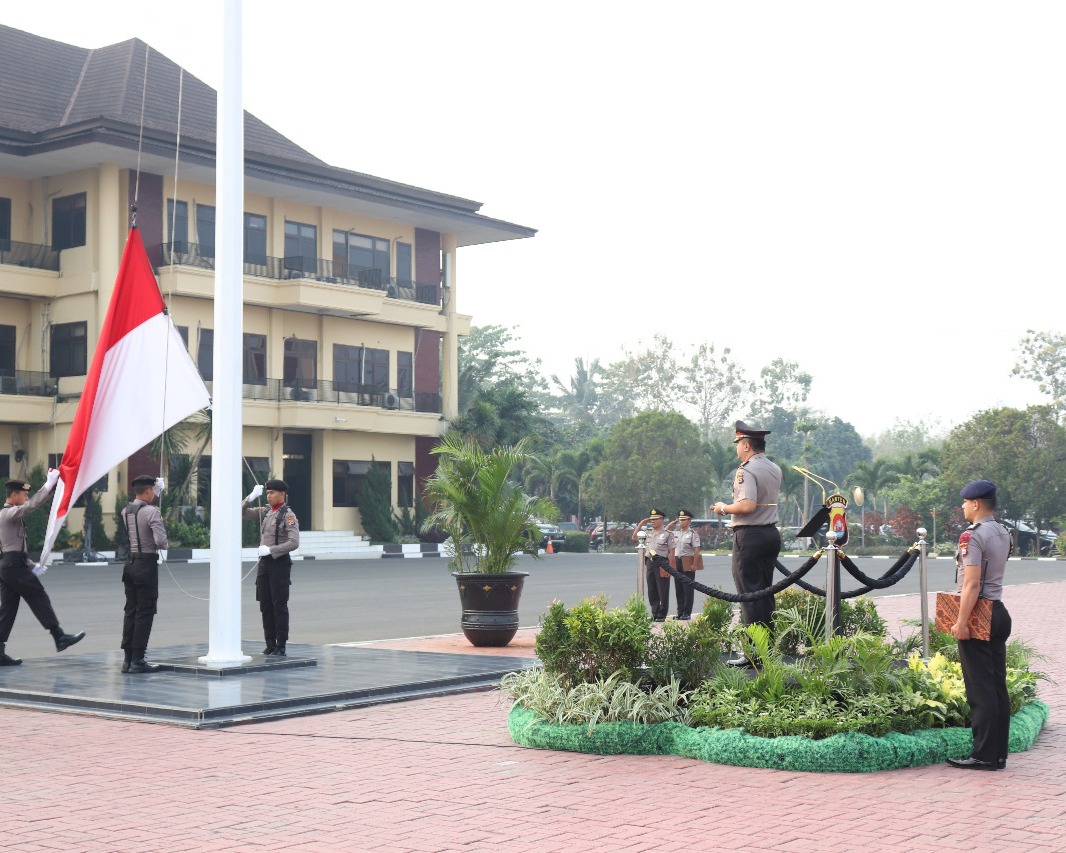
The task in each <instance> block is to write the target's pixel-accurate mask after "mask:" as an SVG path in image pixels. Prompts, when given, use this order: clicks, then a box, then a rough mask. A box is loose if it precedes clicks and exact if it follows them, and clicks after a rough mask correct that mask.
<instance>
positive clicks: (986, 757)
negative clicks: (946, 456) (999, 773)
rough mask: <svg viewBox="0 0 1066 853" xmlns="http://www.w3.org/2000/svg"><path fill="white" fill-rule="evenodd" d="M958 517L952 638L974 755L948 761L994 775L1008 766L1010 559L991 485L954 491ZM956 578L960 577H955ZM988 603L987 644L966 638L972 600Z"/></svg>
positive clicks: (974, 484)
mask: <svg viewBox="0 0 1066 853" xmlns="http://www.w3.org/2000/svg"><path fill="white" fill-rule="evenodd" d="M959 497H961V498H962V514H963V516H964V517H965V518H966V520H967V521H968V522H970V526H969V527H967V528H966V529H965V530H964V531H963V532H962V535H961V536H960V537H959V547H958V548H957V549H956V551H955V579H956V581H958V592H959V597H960V600H959V618H958V620H957V621H956V622H955V624H954V625H952V626H951V636H953V637H954V638H955V639H956V640H958V641H959V663H960V664H962V678H963V681H964V682H965V683H966V701H967V702H969V703H970V728H971V729H972V730H973V751H972V752H971V753H970V755H969V757H968V758H949V759H948V763H949V764H951V765H952V766H954V767H959V768H961V769H964V770H997V769H1002V768H1004V767H1006V766H1007V742H1008V740H1009V738H1010V694H1008V692H1007V638H1008V637H1009V636H1010V631H1011V618H1010V613H1008V612H1007V608H1006V607H1005V606H1004V604H1003V601H1002V598H1003V577H1004V574H1005V573H1006V569H1007V558H1008V557H1009V556H1010V544H1011V543H1010V534H1009V533H1007V531H1006V530H1005V529H1004V527H1003V526H1002V525H1001V524H999V523H997V522H996V518H995V515H994V513H995V509H996V484H995V483H993V482H992V481H990V480H974V481H973V482H972V483H967V484H966V486H964V487H963V489H962V491H961V492H959ZM960 576H961V577H960ZM980 598H986V599H988V600H990V601H991V602H992V631H991V635H990V636H989V638H988V639H987V640H977V639H974V638H973V637H971V636H970V628H969V625H968V624H967V623H968V621H969V618H970V613H971V612H972V611H973V608H974V606H975V605H976V604H977V600H978V599H980Z"/></svg>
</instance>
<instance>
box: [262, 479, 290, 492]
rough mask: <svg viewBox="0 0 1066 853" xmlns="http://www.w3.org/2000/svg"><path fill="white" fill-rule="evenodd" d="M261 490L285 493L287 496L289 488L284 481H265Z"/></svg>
mask: <svg viewBox="0 0 1066 853" xmlns="http://www.w3.org/2000/svg"><path fill="white" fill-rule="evenodd" d="M263 488H265V489H268V490H270V491H272V492H285V493H286V494H288V491H289V486H288V484H287V483H286V482H285V481H284V480H267V481H266V482H265V483H263Z"/></svg>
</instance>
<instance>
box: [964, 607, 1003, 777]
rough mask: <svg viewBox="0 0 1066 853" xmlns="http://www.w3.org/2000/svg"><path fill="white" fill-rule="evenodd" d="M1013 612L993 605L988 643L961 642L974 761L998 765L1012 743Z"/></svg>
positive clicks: (985, 641)
mask: <svg viewBox="0 0 1066 853" xmlns="http://www.w3.org/2000/svg"><path fill="white" fill-rule="evenodd" d="M1010 630H1011V618H1010V613H1008V612H1007V608H1006V607H1005V606H1004V604H1003V602H1002V601H993V602H992V631H991V636H990V637H989V639H987V640H959V663H961V664H962V678H963V681H965V682H966V701H968V702H969V703H970V728H971V729H972V730H973V752H972V753H971V755H972V756H973V757H974V758H979V759H981V761H988V762H993V763H994V762H995V761H996V760H997V759H1000V758H1002V759H1004V760H1005V759H1006V758H1007V743H1008V741H1009V740H1010V695H1009V694H1008V693H1007V638H1008V637H1010Z"/></svg>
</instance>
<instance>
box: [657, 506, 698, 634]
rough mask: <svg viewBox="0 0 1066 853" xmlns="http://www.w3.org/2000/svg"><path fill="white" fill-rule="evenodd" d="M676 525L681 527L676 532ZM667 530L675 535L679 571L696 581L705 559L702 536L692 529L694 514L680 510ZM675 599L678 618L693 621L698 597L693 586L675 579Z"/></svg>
mask: <svg viewBox="0 0 1066 853" xmlns="http://www.w3.org/2000/svg"><path fill="white" fill-rule="evenodd" d="M675 524H677V525H679V527H678V528H677V529H676V530H674V525H675ZM666 528H667V530H671V531H673V534H674V560H675V561H676V562H677V570H678V571H679V572H681V574H683V575H684V576H685V577H687V578H689V579H690V580H693V581H695V580H696V570H697V569H702V568H703V558H702V557H701V556H700V534H699V532H698V531H696V530H693V529H692V513H691V512H689V511H688V510H687V509H682V510H679V511H678V513H677V518H676V519H675V520H674V521H671V522H670V523H669V524H668V525H666ZM674 597H675V598H676V599H677V618H678V619H681V620H683V621H687V620H689V619H691V618H692V602H693V600H694V599H695V597H696V590H694V589H693V588H692V584H687V583H685V582H684V581H682V580H679V579H678V578H676V577H675V578H674Z"/></svg>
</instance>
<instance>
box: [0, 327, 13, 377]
mask: <svg viewBox="0 0 1066 853" xmlns="http://www.w3.org/2000/svg"><path fill="white" fill-rule="evenodd" d="M15 349H16V348H15V327H14V326H0V376H14V375H15Z"/></svg>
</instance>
